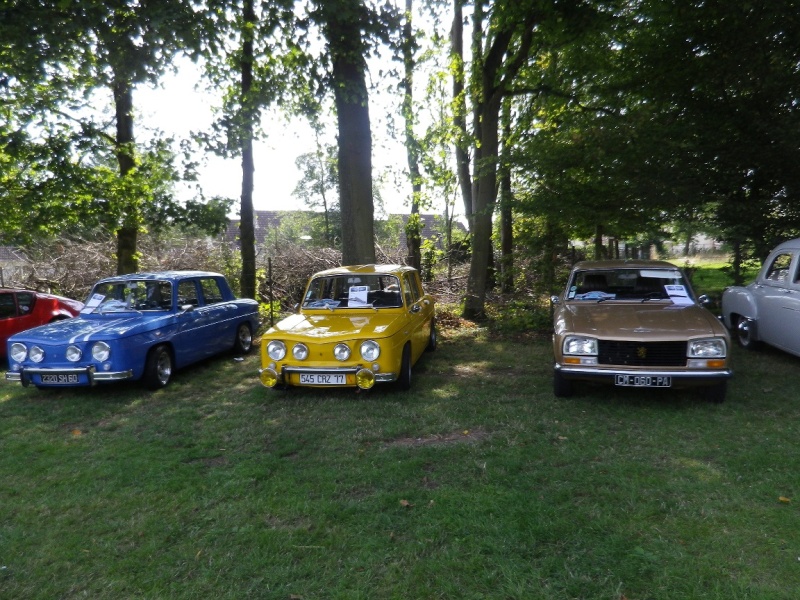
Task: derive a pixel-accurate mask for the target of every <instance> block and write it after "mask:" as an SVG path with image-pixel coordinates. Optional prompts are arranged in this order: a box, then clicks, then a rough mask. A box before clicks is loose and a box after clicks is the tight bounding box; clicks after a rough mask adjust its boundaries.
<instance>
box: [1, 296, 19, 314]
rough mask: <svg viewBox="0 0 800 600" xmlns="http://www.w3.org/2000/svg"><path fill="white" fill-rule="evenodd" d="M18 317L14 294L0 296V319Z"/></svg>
mask: <svg viewBox="0 0 800 600" xmlns="http://www.w3.org/2000/svg"><path fill="white" fill-rule="evenodd" d="M16 316H17V306H16V304H15V303H14V294H8V293H7V294H0V319H8V318H9V317H16Z"/></svg>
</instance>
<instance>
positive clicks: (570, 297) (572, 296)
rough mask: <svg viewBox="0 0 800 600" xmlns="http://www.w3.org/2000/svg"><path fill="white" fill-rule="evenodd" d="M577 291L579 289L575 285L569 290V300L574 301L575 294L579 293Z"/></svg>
mask: <svg viewBox="0 0 800 600" xmlns="http://www.w3.org/2000/svg"><path fill="white" fill-rule="evenodd" d="M577 289H578V286H577V285H573V286H572V287H571V288H569V293H568V294H567V298H569V299H570V300H572V298H574V297H575V292H576V291H577Z"/></svg>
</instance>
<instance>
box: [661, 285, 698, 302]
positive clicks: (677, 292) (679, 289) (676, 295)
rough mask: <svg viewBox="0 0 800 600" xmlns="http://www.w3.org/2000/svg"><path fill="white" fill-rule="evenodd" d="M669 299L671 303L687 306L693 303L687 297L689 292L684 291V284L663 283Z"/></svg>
mask: <svg viewBox="0 0 800 600" xmlns="http://www.w3.org/2000/svg"><path fill="white" fill-rule="evenodd" d="M664 288H665V289H666V290H667V294H668V295H669V299H670V300H672V303H673V304H679V305H682V306H688V305H691V304H694V302H692V299H691V298H689V292H687V291H686V286H683V285H665V286H664Z"/></svg>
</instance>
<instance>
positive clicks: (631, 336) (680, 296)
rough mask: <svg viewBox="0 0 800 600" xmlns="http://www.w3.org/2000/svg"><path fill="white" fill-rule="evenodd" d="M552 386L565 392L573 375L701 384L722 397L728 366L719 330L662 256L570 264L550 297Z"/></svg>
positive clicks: (624, 382)
mask: <svg viewBox="0 0 800 600" xmlns="http://www.w3.org/2000/svg"><path fill="white" fill-rule="evenodd" d="M551 300H552V302H553V305H554V306H553V308H554V314H553V328H554V334H553V354H554V355H555V366H554V372H553V391H554V393H555V395H556V396H559V397H563V396H569V395H571V394H572V392H573V382H574V381H576V380H587V381H601V382H607V383H611V384H613V385H616V386H620V387H638V388H670V387H676V388H677V387H686V386H694V385H698V386H707V397H708V398H709V399H710V400H711V401H713V402H723V401H724V400H725V393H726V389H727V380H728V378H729V377H731V375H732V371H731V369H730V367H729V362H728V360H729V356H728V353H729V351H730V337H729V335H728V331H727V329H725V327H724V326H723V325H722V323H720V322H719V320H718V319H717V318H715V317H714V315H712V314H711V312H709V311H708V310H707V309H705V308H704V307H703V306H702V305H701V304H702V302H703V301H704V298H702V297H701V298H700V303H698V301H697V299H695V296H694V292H693V291H692V288H691V286H690V285H689V282H688V281H687V280H686V279H685V278H684V276H683V273H682V272H681V270H680V269H678V268H677V267H675V266H674V265H672V264H671V263H668V262H663V261H647V260H624V261H623V260H605V261H585V262H580V263H577V264H576V265H575V266H574V267H573V269H572V272H571V273H570V277H569V282H568V284H567V287H566V289H565V290H564V292H563V294H561V295H560V296H553V297H552V298H551Z"/></svg>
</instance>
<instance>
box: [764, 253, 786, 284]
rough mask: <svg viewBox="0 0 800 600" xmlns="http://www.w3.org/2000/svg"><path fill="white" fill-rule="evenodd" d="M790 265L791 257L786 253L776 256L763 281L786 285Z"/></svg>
mask: <svg viewBox="0 0 800 600" xmlns="http://www.w3.org/2000/svg"><path fill="white" fill-rule="evenodd" d="M791 264H792V255H791V254H789V253H788V252H787V253H783V254H778V256H776V257H775V258H774V259H773V260H772V262H771V263H770V265H769V267H768V268H767V271H766V273H765V274H764V279H766V280H767V281H771V282H773V283H787V282H788V281H789V265H791Z"/></svg>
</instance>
